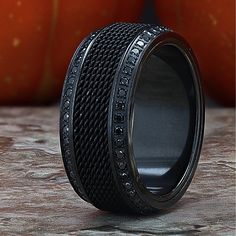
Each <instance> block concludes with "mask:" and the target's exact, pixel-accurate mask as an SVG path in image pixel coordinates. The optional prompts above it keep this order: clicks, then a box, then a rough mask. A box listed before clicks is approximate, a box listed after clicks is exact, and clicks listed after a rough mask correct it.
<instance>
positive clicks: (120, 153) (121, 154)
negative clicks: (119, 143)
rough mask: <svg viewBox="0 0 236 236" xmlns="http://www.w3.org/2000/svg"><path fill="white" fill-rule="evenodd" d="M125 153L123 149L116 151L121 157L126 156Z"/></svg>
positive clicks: (118, 156)
mask: <svg viewBox="0 0 236 236" xmlns="http://www.w3.org/2000/svg"><path fill="white" fill-rule="evenodd" d="M124 156H125V154H124V152H123V151H122V150H117V151H116V157H117V158H119V159H122V158H124Z"/></svg>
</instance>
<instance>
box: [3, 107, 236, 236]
mask: <svg viewBox="0 0 236 236" xmlns="http://www.w3.org/2000/svg"><path fill="white" fill-rule="evenodd" d="M234 121H235V118H234V109H209V110H207V115H206V131H205V141H204V146H203V151H202V155H201V160H200V164H199V167H198V170H197V173H196V175H195V178H194V180H193V182H192V184H191V186H190V188H189V189H188V191H187V193H186V194H185V195H184V197H183V198H182V200H181V201H180V202H179V203H178V204H177V205H176V206H174V207H173V208H172V209H169V210H168V211H162V212H160V213H159V214H157V215H154V216H149V217H142V216H124V215H118V216H117V215H113V214H110V213H106V212H101V211H99V210H97V209H95V208H94V207H93V206H91V205H89V204H87V203H85V202H84V201H82V200H81V199H79V197H78V196H77V195H76V194H75V192H74V191H73V190H72V187H71V186H70V184H69V182H68V180H67V177H66V175H65V171H64V168H63V164H62V160H61V156H60V149H59V135H58V108H57V107H46V108H40V107H38V108H30V107H28V108H0V156H1V158H0V235H15V234H21V235H55V234H61V235H78V234H79V235H235V232H236V231H235V230H236V228H235V133H234V130H235V124H234Z"/></svg>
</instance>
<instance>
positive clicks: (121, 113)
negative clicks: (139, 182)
mask: <svg viewBox="0 0 236 236" xmlns="http://www.w3.org/2000/svg"><path fill="white" fill-rule="evenodd" d="M166 31H168V30H167V29H166V28H165V27H151V28H150V29H148V30H144V31H143V33H142V34H141V35H140V36H138V37H137V39H136V40H135V42H134V44H133V45H134V46H133V47H132V48H131V49H130V50H129V52H128V54H127V56H126V58H125V60H124V63H123V66H122V68H121V71H120V73H119V76H118V83H117V87H116V93H115V98H114V104H115V108H114V109H113V114H112V119H113V124H114V125H113V126H114V127H112V129H113V133H112V136H113V137H112V140H113V143H112V146H113V147H112V148H113V155H114V157H115V162H116V164H115V165H116V167H115V170H116V172H117V176H118V181H119V183H120V185H121V186H122V187H121V188H122V190H123V192H125V193H126V195H127V197H128V198H129V199H130V200H131V202H133V203H134V209H137V208H138V212H140V213H145V212H150V211H153V210H154V209H153V208H152V207H151V206H148V205H147V203H145V202H144V201H143V200H142V199H141V198H140V197H139V195H138V194H137V191H136V189H135V186H134V182H133V181H134V180H133V178H132V177H131V175H130V171H131V168H130V165H129V162H130V160H129V157H128V155H129V154H128V147H127V143H128V130H127V123H126V122H129V121H128V117H127V113H128V102H129V101H128V100H129V99H128V95H129V93H130V92H131V88H132V83H133V81H132V80H133V77H134V70H135V68H136V66H137V61H138V59H140V58H141V57H142V55H143V53H144V51H145V49H146V48H147V46H148V45H149V44H150V43H151V42H152V41H153V40H154V39H155V38H156V37H157V36H158V35H160V34H161V33H163V32H166ZM136 211H137V210H136Z"/></svg>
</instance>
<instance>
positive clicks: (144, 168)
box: [60, 23, 204, 214]
mask: <svg viewBox="0 0 236 236" xmlns="http://www.w3.org/2000/svg"><path fill="white" fill-rule="evenodd" d="M60 116H61V119H60V138H61V149H62V156H63V161H64V165H65V169H66V172H67V175H68V177H69V180H70V182H71V184H72V186H73V188H74V189H75V191H76V192H77V193H78V194H79V196H81V197H82V198H83V199H84V200H85V201H87V202H90V203H91V204H93V205H94V206H96V207H97V208H99V209H102V210H106V211H113V212H135V213H142V214H147V213H151V212H156V211H157V210H159V209H165V208H167V207H169V206H171V205H173V204H174V203H175V202H176V201H177V200H179V199H180V198H181V197H182V195H183V194H184V192H185V191H186V189H187V187H188V186H189V184H190V182H191V180H192V177H193V174H194V172H195V170H196V167H197V163H198V159H199V156H200V150H201V145H202V139H203V130H204V101H203V95H202V89H201V85H200V79H199V72H198V66H197V63H196V60H195V57H194V55H193V53H192V51H191V48H190V47H189V45H188V44H187V43H186V42H185V40H184V39H183V38H182V37H181V36H179V35H178V34H176V33H174V32H172V31H171V30H168V29H167V28H165V27H161V26H151V25H144V24H129V23H117V24H113V25H110V26H108V27H106V28H104V29H102V30H100V31H97V32H96V33H94V34H92V35H90V36H89V37H88V38H87V39H85V40H84V41H83V42H82V43H81V45H80V46H79V47H78V49H77V50H76V52H75V54H74V56H73V58H72V61H71V63H70V66H69V69H68V72H67V75H66V79H65V83H64V89H63V93H62V101H61V115H60Z"/></svg>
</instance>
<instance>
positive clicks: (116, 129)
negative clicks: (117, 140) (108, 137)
mask: <svg viewBox="0 0 236 236" xmlns="http://www.w3.org/2000/svg"><path fill="white" fill-rule="evenodd" d="M115 134H117V135H120V134H123V129H122V127H120V126H117V127H115Z"/></svg>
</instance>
